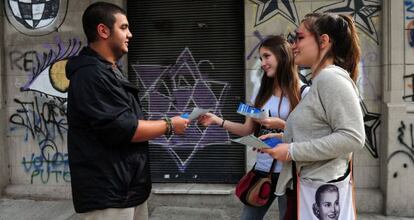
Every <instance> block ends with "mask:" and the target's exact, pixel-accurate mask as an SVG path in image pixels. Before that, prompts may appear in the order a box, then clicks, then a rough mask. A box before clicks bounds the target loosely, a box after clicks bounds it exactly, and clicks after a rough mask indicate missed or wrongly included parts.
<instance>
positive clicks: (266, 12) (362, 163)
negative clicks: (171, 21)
mask: <svg viewBox="0 0 414 220" xmlns="http://www.w3.org/2000/svg"><path fill="white" fill-rule="evenodd" d="M381 10H382V6H381V1H379V0H378V1H375V0H360V1H353V0H342V1H281V0H265V1H263V0H260V1H259V0H248V1H247V0H246V1H245V24H246V26H245V30H246V51H245V53H246V57H245V59H246V69H247V72H246V79H247V83H248V85H247V88H246V89H247V96H248V97H251V96H254V95H255V94H256V93H257V91H258V88H259V86H260V84H259V83H260V77H261V75H262V71H261V69H260V60H259V57H258V46H259V44H260V42H261V40H263V39H264V38H266V36H269V35H279V34H283V35H285V36H286V37H287V38H288V39H289V38H292V37H293V35H294V33H295V32H294V31H295V29H296V28H297V27H298V25H299V24H300V21H301V19H302V18H303V17H304V16H305V15H306V14H307V13H311V12H331V13H343V14H348V15H351V16H353V18H354V20H355V24H356V26H357V29H358V35H359V37H360V40H361V46H362V59H361V63H360V72H359V73H360V74H359V78H358V81H357V86H358V89H359V92H360V103H361V107H362V109H363V112H364V122H365V130H366V141H365V149H364V150H361V151H359V152H356V153H355V167H356V168H355V176H356V179H357V186H358V187H374V188H375V187H378V186H379V177H378V175H379V159H378V158H379V147H380V143H379V134H380V130H379V129H380V124H381V121H380V117H381V113H380V110H381V109H380V101H381V96H382V94H381V74H380V72H381V71H380V57H381V54H380V52H381V50H380V48H381V43H380V42H381V39H380V36H381V35H380V31H381V20H380V12H381ZM300 74H302V75H303V76H304V77H306V78H307V79H309V78H310V73H309V70H302V71H300Z"/></svg>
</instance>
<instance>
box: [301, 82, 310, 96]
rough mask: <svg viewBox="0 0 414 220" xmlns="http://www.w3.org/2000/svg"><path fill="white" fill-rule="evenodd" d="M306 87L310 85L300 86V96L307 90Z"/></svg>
mask: <svg viewBox="0 0 414 220" xmlns="http://www.w3.org/2000/svg"><path fill="white" fill-rule="evenodd" d="M306 87H308V85H306V84H305V85H302V86H301V87H300V96H302V93H303V91H305V89H306Z"/></svg>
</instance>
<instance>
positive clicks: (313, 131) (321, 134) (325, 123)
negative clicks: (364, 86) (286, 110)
mask: <svg viewBox="0 0 414 220" xmlns="http://www.w3.org/2000/svg"><path fill="white" fill-rule="evenodd" d="M357 93H358V92H357V88H356V86H355V84H354V82H353V81H352V79H351V78H350V77H349V74H348V73H347V72H346V71H345V70H343V69H342V68H340V67H338V66H334V65H331V66H328V67H326V68H324V69H323V70H321V72H319V74H318V75H317V76H316V77H315V78H314V79H313V82H312V86H311V88H310V90H309V92H308V94H307V95H306V96H305V97H304V98H303V99H302V100H301V101H300V103H299V104H298V105H297V106H296V108H295V109H294V110H293V111H292V112H291V114H290V115H289V117H288V119H287V121H286V128H285V133H284V137H283V139H284V142H286V143H291V144H290V147H289V151H290V153H291V156H292V159H293V160H294V161H296V167H297V170H298V171H299V172H300V176H301V178H309V179H312V180H319V181H325V182H328V181H331V180H334V179H337V178H339V177H341V176H343V175H344V173H345V172H346V169H347V167H348V162H349V158H350V155H351V153H352V152H354V151H357V150H359V149H361V148H362V147H363V146H364V140H365V132H364V122H363V116H362V111H361V107H360V104H359V99H358V95H357ZM291 174H292V163H291V162H287V163H284V164H283V168H282V172H281V174H280V177H279V180H278V184H277V187H276V194H277V195H283V194H284V192H285V189H286V187H289V188H291V185H292V184H291V182H292V181H291V179H292V175H291Z"/></svg>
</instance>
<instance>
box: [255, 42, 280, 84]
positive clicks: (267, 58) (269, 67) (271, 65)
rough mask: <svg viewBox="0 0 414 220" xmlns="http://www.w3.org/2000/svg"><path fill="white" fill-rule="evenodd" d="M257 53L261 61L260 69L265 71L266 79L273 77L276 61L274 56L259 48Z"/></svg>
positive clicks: (264, 48) (267, 50)
mask: <svg viewBox="0 0 414 220" xmlns="http://www.w3.org/2000/svg"><path fill="white" fill-rule="evenodd" d="M259 53H260V60H261V61H262V69H263V70H264V71H265V73H266V75H267V77H270V78H272V77H275V74H276V69H277V59H276V56H275V54H273V52H272V51H270V50H269V49H267V48H266V47H261V48H260V50H259Z"/></svg>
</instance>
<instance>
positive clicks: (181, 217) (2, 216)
mask: <svg viewBox="0 0 414 220" xmlns="http://www.w3.org/2000/svg"><path fill="white" fill-rule="evenodd" d="M240 211H241V207H240V208H223V209H220V208H208V207H206V208H191V207H173V206H159V207H152V208H151V207H150V220H192V219H196V220H207V219H211V220H219V219H225V220H232V219H238V218H239V215H240ZM26 219H30V220H49V219H50V220H78V219H79V216H78V215H77V214H76V213H75V211H74V209H73V205H72V201H70V200H58V201H35V200H28V199H6V198H3V199H0V220H26ZM266 219H272V220H275V219H277V213H275V212H274V210H271V213H268V216H267V217H266ZM358 219H359V220H408V219H414V218H400V217H389V216H388V217H385V216H381V215H373V214H359V215H358Z"/></svg>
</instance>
